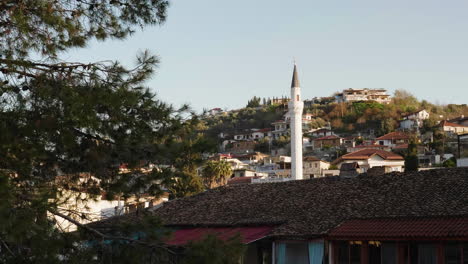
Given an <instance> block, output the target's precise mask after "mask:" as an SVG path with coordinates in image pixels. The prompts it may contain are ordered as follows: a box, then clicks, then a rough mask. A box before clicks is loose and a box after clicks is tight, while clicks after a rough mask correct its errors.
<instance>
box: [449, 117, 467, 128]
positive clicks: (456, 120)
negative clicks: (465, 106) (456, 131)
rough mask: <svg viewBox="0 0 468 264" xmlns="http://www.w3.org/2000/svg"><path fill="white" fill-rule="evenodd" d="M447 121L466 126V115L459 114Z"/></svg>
mask: <svg viewBox="0 0 468 264" xmlns="http://www.w3.org/2000/svg"><path fill="white" fill-rule="evenodd" d="M449 122H450V123H455V124H459V125H463V126H468V117H466V116H464V115H461V116H459V117H457V118H454V119H450V120H449Z"/></svg>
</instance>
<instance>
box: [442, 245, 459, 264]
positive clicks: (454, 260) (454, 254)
mask: <svg viewBox="0 0 468 264" xmlns="http://www.w3.org/2000/svg"><path fill="white" fill-rule="evenodd" d="M444 251H445V252H444V253H445V254H444V255H445V256H444V257H445V264H461V253H462V251H461V247H460V245H459V244H447V245H445V250H444Z"/></svg>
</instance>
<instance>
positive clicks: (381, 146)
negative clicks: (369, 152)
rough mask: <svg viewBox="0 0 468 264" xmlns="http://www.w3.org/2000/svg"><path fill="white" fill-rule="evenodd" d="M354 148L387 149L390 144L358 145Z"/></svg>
mask: <svg viewBox="0 0 468 264" xmlns="http://www.w3.org/2000/svg"><path fill="white" fill-rule="evenodd" d="M354 148H377V149H385V148H388V146H385V145H357V146H355V147H354Z"/></svg>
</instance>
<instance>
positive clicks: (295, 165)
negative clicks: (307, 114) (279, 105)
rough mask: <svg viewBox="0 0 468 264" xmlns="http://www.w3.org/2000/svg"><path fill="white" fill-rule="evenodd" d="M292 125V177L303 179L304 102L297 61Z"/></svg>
mask: <svg viewBox="0 0 468 264" xmlns="http://www.w3.org/2000/svg"><path fill="white" fill-rule="evenodd" d="M288 107H289V115H290V117H291V118H290V122H291V123H290V127H291V177H292V179H293V180H302V178H303V175H302V111H303V109H304V103H303V102H302V98H301V88H300V85H299V78H298V77H297V69H296V63H294V72H293V77H292V83H291V101H289V105H288Z"/></svg>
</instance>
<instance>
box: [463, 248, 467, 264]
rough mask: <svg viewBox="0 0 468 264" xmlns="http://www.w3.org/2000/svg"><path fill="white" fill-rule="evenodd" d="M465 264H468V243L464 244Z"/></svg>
mask: <svg viewBox="0 0 468 264" xmlns="http://www.w3.org/2000/svg"><path fill="white" fill-rule="evenodd" d="M463 264H468V243H465V244H463Z"/></svg>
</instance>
